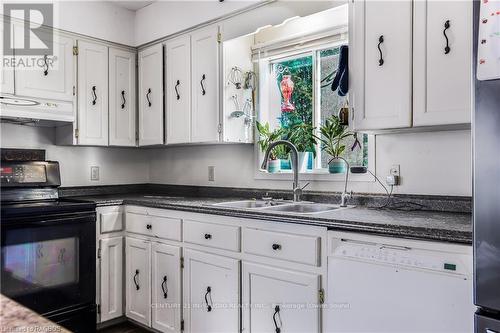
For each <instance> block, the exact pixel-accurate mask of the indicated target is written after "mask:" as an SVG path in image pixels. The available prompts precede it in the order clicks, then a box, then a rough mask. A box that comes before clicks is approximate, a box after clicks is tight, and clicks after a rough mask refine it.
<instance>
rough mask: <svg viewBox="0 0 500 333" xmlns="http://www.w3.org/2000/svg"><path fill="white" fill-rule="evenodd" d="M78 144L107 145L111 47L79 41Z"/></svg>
mask: <svg viewBox="0 0 500 333" xmlns="http://www.w3.org/2000/svg"><path fill="white" fill-rule="evenodd" d="M78 129H79V134H78V144H81V145H94V146H106V145H108V48H107V47H106V46H104V45H101V44H96V43H90V42H84V41H78Z"/></svg>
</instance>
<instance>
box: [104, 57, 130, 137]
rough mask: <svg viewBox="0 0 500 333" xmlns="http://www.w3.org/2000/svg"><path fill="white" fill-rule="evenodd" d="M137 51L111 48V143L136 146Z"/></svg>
mask: <svg viewBox="0 0 500 333" xmlns="http://www.w3.org/2000/svg"><path fill="white" fill-rule="evenodd" d="M135 105H136V104H135V53H132V52H127V51H122V50H118V49H114V48H110V49H109V144H110V145H113V146H135V130H136V129H135V118H136V112H135V111H136V109H135Z"/></svg>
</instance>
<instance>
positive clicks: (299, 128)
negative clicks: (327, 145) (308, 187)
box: [288, 122, 317, 172]
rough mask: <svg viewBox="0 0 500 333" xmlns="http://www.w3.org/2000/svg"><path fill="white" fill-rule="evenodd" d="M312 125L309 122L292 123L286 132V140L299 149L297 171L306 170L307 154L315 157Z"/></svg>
mask: <svg viewBox="0 0 500 333" xmlns="http://www.w3.org/2000/svg"><path fill="white" fill-rule="evenodd" d="M314 129H315V128H314V127H313V126H312V125H311V124H309V123H304V122H302V123H299V124H297V125H294V126H293V127H292V128H291V129H290V132H289V134H288V140H290V142H291V143H293V144H294V145H295V147H297V150H298V151H299V172H306V171H307V164H308V162H309V154H310V153H312V154H313V156H314V157H316V149H315V148H316V143H317V141H316V136H315V135H314Z"/></svg>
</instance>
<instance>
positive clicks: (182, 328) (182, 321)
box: [181, 319, 184, 331]
mask: <svg viewBox="0 0 500 333" xmlns="http://www.w3.org/2000/svg"><path fill="white" fill-rule="evenodd" d="M181 331H184V319H182V320H181Z"/></svg>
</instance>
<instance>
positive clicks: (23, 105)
mask: <svg viewBox="0 0 500 333" xmlns="http://www.w3.org/2000/svg"><path fill="white" fill-rule="evenodd" d="M0 117H1V118H2V120H7V121H9V122H18V123H23V122H29V121H31V122H37V123H40V124H45V125H59V124H61V123H64V124H67V123H72V122H74V120H75V113H74V110H73V103H71V102H64V101H52V100H45V99H41V98H30V97H21V96H15V95H6V94H1V95H0Z"/></svg>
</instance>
